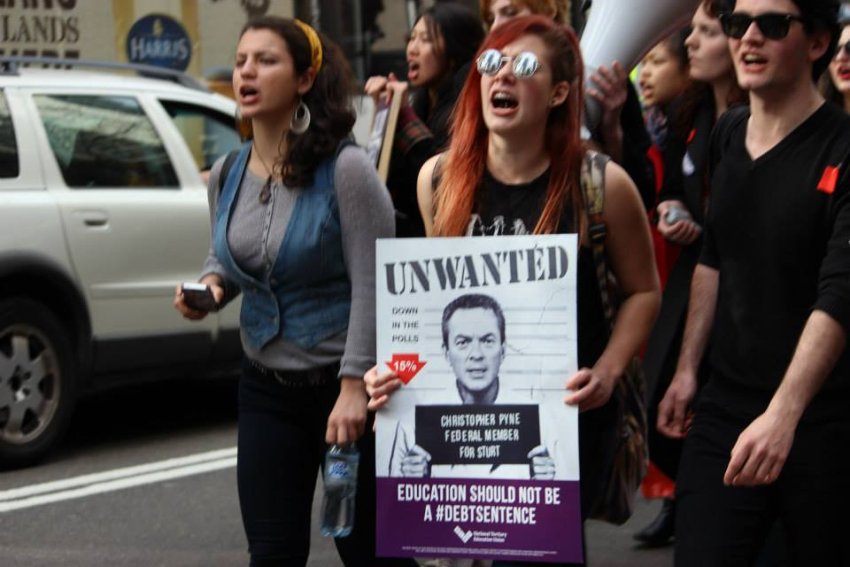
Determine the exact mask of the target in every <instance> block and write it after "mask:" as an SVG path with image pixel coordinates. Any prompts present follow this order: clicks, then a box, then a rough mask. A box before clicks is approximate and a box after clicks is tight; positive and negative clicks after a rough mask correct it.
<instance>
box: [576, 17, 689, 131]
mask: <svg viewBox="0 0 850 567" xmlns="http://www.w3.org/2000/svg"><path fill="white" fill-rule="evenodd" d="M699 3H700V0H593V4H592V5H591V7H590V15H589V16H588V19H587V24H586V25H585V28H584V32H583V33H582V36H581V53H582V57H583V58H584V77H585V82H586V84H589V83H591V82H592V81H590V76H591V75H592V74H593V73H594V72H596V69H597V68H598V67H599V66H600V65H605V66H606V67H609V68H610V67H611V63H613V62H614V61H619V62H620V64H622V65H623V68H625V69H626V70H630V69H632V68H633V67H634V66H635V65H637V64H638V62H639V61H640V60H641V58H642V57H643V56H644V55H645V54H646V53H647V52H648V51H649V50H650V49H652V47H653V46H654V45H655V44H656V43H658V42H659V41H661V40H662V39H664V38H665V37H667V36H668V35H669V34H671V33H673V32H674V31H676V30H678V29H681V28H682V27H684V26H685V25H686V24H687V22H689V21H690V19H691V16H693V14H694V11H695V10H696V8H697V6H698V5H699ZM599 119H600V109H599V105H598V103H597V102H596V101H595V100H593V99H592V98H590V97H588V96H586V97H585V118H584V122H585V125H586V126H587V128H588V129H589V130H590V131H594V130H595V129H596V127H597V125H598V124H599Z"/></svg>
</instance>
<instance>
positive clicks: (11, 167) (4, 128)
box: [0, 91, 21, 177]
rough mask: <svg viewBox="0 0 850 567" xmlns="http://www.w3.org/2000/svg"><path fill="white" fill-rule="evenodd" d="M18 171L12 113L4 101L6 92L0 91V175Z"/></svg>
mask: <svg viewBox="0 0 850 567" xmlns="http://www.w3.org/2000/svg"><path fill="white" fill-rule="evenodd" d="M20 173H21V167H20V163H19V161H18V141H17V139H16V138H15V128H14V126H13V125H12V115H11V113H10V112H9V105H8V103H7V102H6V93H4V92H2V91H0V177H17V176H18V175H20Z"/></svg>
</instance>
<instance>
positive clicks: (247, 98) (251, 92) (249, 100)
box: [239, 85, 260, 104]
mask: <svg viewBox="0 0 850 567" xmlns="http://www.w3.org/2000/svg"><path fill="white" fill-rule="evenodd" d="M259 99H260V92H259V91H258V90H257V89H256V88H254V87H252V86H248V85H243V86H241V87H239V102H240V103H241V104H253V103H255V102H257V101H258V100H259Z"/></svg>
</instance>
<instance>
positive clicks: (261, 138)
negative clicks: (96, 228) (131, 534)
mask: <svg viewBox="0 0 850 567" xmlns="http://www.w3.org/2000/svg"><path fill="white" fill-rule="evenodd" d="M353 85H354V83H353V78H352V75H351V71H350V69H349V68H348V65H347V63H346V61H345V59H344V57H343V56H342V54H341V52H340V50H339V49H338V48H337V47H336V46H335V45H333V44H332V43H331V42H330V41H328V40H327V39H326V38H324V37H322V36H321V35H320V34H318V33H316V32H315V31H314V30H313V29H312V28H311V27H309V26H308V25H306V24H304V23H302V22H299V21H297V20H289V19H283V18H277V17H262V18H259V19H254V20H251V21H250V22H248V24H247V25H246V26H245V27H244V28H243V30H242V33H241V35H240V38H239V43H238V46H237V48H236V64H235V67H234V70H233V91H234V93H235V94H236V97H237V102H238V104H239V112H240V114H241V116H242V118H243V119H245V120H249V121H250V122H251V126H252V128H253V140H251V141H250V142H248V143H246V144H245V145H244V146H243V148H242V149H241V150H240V151H239V152H238V154H233V155H235V157H230V156H228V158H226V159H222V160H219V162H218V163H216V164H215V166H214V167H213V169H212V172H211V175H210V185H209V198H210V210H211V217H212V246H211V249H210V252H209V255H208V257H207V260H206V263H205V264H204V267H203V271H202V274H203V275H202V277H201V280H200V281H201V283H204V284H207V285H209V287H210V288H211V290H212V293H213V296H214V298H215V300H216V302H217V304H218V306H223V305H225V304H226V303H227V302H228V301H229V300H231V299H233V298H234V297H236V295H237V294H239V293H240V292H241V293H242V306H241V319H240V333H241V338H242V345H243V348H244V351H245V360H244V364H243V376H242V379H241V380H240V384H239V438H238V451H239V452H238V455H239V456H238V464H237V474H238V488H239V502H240V507H241V510H242V521H243V524H244V527H245V532H246V535H247V538H248V547H249V551H250V554H251V565H254V566H263V565H275V566H299V567H302V566H304V565H306V564H307V557H308V555H309V551H310V525H311V521H310V512H311V507H312V499H313V493H314V490H315V485H316V475H317V472H318V471H319V467H320V463H321V462H322V458H323V456H324V454H325V452H326V450H327V448H328V445H329V444H340V445H344V444H347V443H352V442H355V441H356V443H357V446H358V448H359V451H360V453H361V456H360V464H359V466H360V471H359V478H358V486H357V495H356V503H355V520H354V529H353V531H352V532H351V534H350V535H349V536H348V537H345V538H338V539H336V540H335V541H336V546H337V549H338V551H339V555H340V557H341V559H342V562H343V563H344V564H345V565H346V566H347V567H353V566H356V567H367V566H368V567H372V566H382V565H383V566H390V565H392V566H407V565H409V566H410V567H414V566H415V563H414V562H413V561H412V560H401V559H378V558H376V557H375V509H374V505H375V496H374V490H375V488H374V484H375V481H374V475H375V470H374V462H375V461H374V436H373V434H372V427H371V423H370V422H369V421H368V420H367V412H366V401H367V399H366V393H365V389H364V386H363V379H362V378H363V374H364V372H365V371H366V370H367V369H368V368H369V367H370V366H372V365H373V364H374V362H375V328H374V325H375V317H374V314H375V304H374V301H375V297H374V277H375V257H374V250H375V239H376V238H378V237H387V236H392V235H393V232H394V225H393V208H392V204H391V202H390V199H389V197H388V195H387V191H386V189H385V188H384V186H383V185H382V184H381V182H380V181H379V180H378V177H377V174H376V173H375V171H374V168H373V167H372V166H371V164H370V162H369V159H368V157H367V156H366V154H365V152H364V151H363V150H362V149H360V148H358V147H357V146H355V145H353V144H350V143H348V140H349V136H350V131H351V127H352V125H353V124H354V118H355V114H354V110H353V108H352V107H351V105H350V102H349V101H350V95H351V94H352V93H353ZM225 162H226V163H227V166H225V165H224V164H225ZM223 169H224V171H223ZM175 306H176V307H177V309H178V310H179V311H180V312H181V313H182V314H183V315H184V316H185V317H187V318H188V319H193V320H197V319H202V318H203V317H204V316H206V314H207V311H204V310H202V309H199V308H198V307H197V306H195V307H194V308H193V307H192V306H190V305H188V304H187V302H186V297H185V296H184V294H183V293H182V292H181V291H180V290H179V289H178V291H177V296H176V298H175Z"/></svg>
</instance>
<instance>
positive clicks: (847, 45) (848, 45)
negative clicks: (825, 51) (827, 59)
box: [833, 41, 850, 57]
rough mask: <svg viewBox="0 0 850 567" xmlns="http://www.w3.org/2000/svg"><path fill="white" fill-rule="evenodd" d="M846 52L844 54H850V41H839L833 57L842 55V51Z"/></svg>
mask: <svg viewBox="0 0 850 567" xmlns="http://www.w3.org/2000/svg"><path fill="white" fill-rule="evenodd" d="M842 51H843V52H844V55H850V41H847V42H844V43H839V44H838V45H836V46H835V54H834V55H833V57H838V56H839V55H841V52H842Z"/></svg>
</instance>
